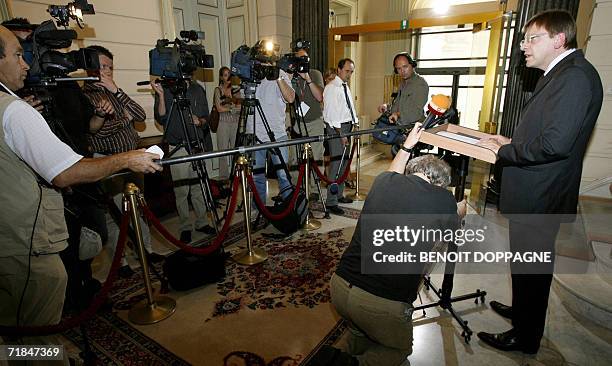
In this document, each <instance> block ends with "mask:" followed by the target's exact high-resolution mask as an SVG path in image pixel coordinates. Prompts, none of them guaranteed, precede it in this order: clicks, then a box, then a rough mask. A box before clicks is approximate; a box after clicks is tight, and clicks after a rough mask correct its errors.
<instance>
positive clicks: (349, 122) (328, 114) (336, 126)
mask: <svg viewBox="0 0 612 366" xmlns="http://www.w3.org/2000/svg"><path fill="white" fill-rule="evenodd" d="M354 71H355V63H354V62H353V60H351V59H350V58H343V59H342V60H340V61H339V62H338V74H337V75H336V77H335V78H334V80H332V81H331V82H330V83H329V84H327V85H326V86H325V90H323V120H324V121H325V134H326V135H336V134H340V133H347V132H351V130H352V128H353V125H356V124H358V123H359V121H358V120H357V111H356V110H355V104H354V102H353V96H352V95H351V90H350V89H349V87H348V82H349V80H350V79H351V76H352V75H353V72H354ZM328 145H329V159H330V164H329V173H330V174H331V177H330V178H331V179H335V175H336V173H337V172H340V176H341V175H342V173H343V172H344V169H347V167H346V163H347V162H348V158H349V154H350V151H348V145H349V141H348V138H346V137H342V138H339V139H333V140H329V142H328ZM345 149H346V153H345V154H344V155H345V156H344V160H343V161H341V160H342V155H343V154H342V152H343V151H344V150H345ZM341 165H342V166H341ZM348 169H350V167H349V168H348ZM343 192H344V183H342V184H339V185H338V192H337V193H333V192H332V191H331V185H330V186H329V187H327V203H326V205H327V208H328V209H329V211H330V212H331V213H333V214H335V215H342V214H344V211H343V210H342V209H341V208H340V207H338V202H340V203H351V202H353V200H352V199H350V198H348V197H344V195H343Z"/></svg>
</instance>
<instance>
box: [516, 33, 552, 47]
mask: <svg viewBox="0 0 612 366" xmlns="http://www.w3.org/2000/svg"><path fill="white" fill-rule="evenodd" d="M547 34H548V33H546V32H544V33H536V34H532V35H530V36H529V37H526V38H523V39H522V40H521V43H520V45H521V48H523V47H525V45H527V44H531V43H532V42H533V40H534V39H536V38H538V37H542V36H544V35H547Z"/></svg>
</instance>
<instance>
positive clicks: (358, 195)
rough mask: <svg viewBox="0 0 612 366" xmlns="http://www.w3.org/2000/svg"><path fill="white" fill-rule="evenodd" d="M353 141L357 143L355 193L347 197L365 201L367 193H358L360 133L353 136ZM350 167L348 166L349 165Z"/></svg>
mask: <svg viewBox="0 0 612 366" xmlns="http://www.w3.org/2000/svg"><path fill="white" fill-rule="evenodd" d="M353 141H354V142H355V143H356V144H357V147H356V150H357V151H356V154H357V169H355V172H356V176H355V193H354V194H351V195H349V198H351V199H352V200H353V201H365V199H366V197H367V195H366V194H362V193H359V173H360V170H361V138H360V135H356V136H354V139H353ZM349 169H350V167H349Z"/></svg>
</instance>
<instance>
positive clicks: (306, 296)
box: [64, 209, 358, 366]
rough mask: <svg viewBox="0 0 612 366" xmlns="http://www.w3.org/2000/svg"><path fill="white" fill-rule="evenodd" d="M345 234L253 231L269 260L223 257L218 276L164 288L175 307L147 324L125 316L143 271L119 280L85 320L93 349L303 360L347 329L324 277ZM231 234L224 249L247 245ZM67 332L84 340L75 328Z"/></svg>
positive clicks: (120, 358)
mask: <svg viewBox="0 0 612 366" xmlns="http://www.w3.org/2000/svg"><path fill="white" fill-rule="evenodd" d="M353 211H356V212H357V213H358V210H354V209H348V210H346V214H345V216H347V217H350V218H353V217H354V216H355V213H356V212H353ZM349 231H350V232H349ZM350 235H352V230H351V229H345V230H336V231H331V232H328V233H320V234H312V233H303V234H296V235H294V236H293V237H292V238H290V240H286V241H283V242H278V241H270V240H267V239H265V238H263V237H261V236H260V235H255V237H254V242H253V245H254V246H255V247H258V248H262V249H265V250H266V252H267V253H268V255H269V258H268V260H267V261H265V262H263V263H261V264H258V265H254V266H249V267H247V266H242V265H238V264H236V263H235V262H233V261H231V260H228V261H227V266H226V277H225V278H224V279H223V280H221V281H219V282H218V283H216V284H211V285H208V286H204V287H201V288H199V289H195V290H191V291H186V292H173V291H172V292H170V293H169V294H167V296H170V297H172V298H174V299H175V300H176V301H177V310H176V313H175V314H174V315H172V316H171V317H170V318H168V319H166V320H164V321H162V322H160V323H158V324H154V325H149V326H134V325H132V324H131V323H129V322H128V321H127V312H128V310H129V309H130V308H131V306H132V304H134V303H135V302H137V301H139V300H141V299H143V298H145V294H144V291H143V290H142V287H143V285H142V283H143V282H142V277H141V274H140V273H139V272H137V273H136V274H135V275H134V276H132V277H131V278H129V279H127V280H118V281H117V283H116V286H115V289H114V291H113V293H112V295H111V300H112V302H113V304H114V307H113V309H112V310H110V309H107V310H106V311H101V312H99V314H98V315H97V316H96V317H95V318H94V319H92V320H91V321H90V322H89V323H88V324H87V330H88V337H89V339H90V341H91V343H92V347H93V351H94V353H95V354H96V356H97V357H98V359H99V361H100V364H104V365H188V364H199V365H243V364H245V365H270V366H272V365H283V366H288V365H305V364H306V363H307V361H308V360H309V359H310V357H311V356H312V354H314V353H315V352H316V350H317V349H318V348H319V347H320V346H321V345H323V344H332V343H334V342H335V341H336V340H337V339H338V338H339V336H340V335H341V334H342V332H343V331H344V329H345V327H344V324H343V323H342V322H341V321H339V319H338V317H337V315H335V313H334V312H333V311H332V310H331V308H330V305H329V288H328V283H329V279H330V277H331V274H332V273H333V271H334V269H335V267H336V264H337V261H338V260H339V258H340V255H341V254H342V252H343V251H344V249H345V248H346V246H347V245H348V241H349V240H350ZM230 237H231V240H230V242H233V243H235V244H233V245H230V246H229V247H228V251H229V252H235V251H239V250H242V249H244V247H245V244H244V240H243V237H244V234H242V232H241V230H240V227H235V228H232V231H231V233H230ZM156 268H157V269H158V270H159V271H161V265H159V264H158V265H156ZM154 285H156V287H157V288H158V287H159V283H158V282H154ZM64 336H66V337H67V338H69V339H70V340H71V341H73V342H75V343H76V344H78V345H81V344H82V336H81V334H80V331H79V330H78V329H76V330H70V331H68V332H66V333H65V334H64Z"/></svg>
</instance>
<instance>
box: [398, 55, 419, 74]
mask: <svg viewBox="0 0 612 366" xmlns="http://www.w3.org/2000/svg"><path fill="white" fill-rule="evenodd" d="M402 56H403V57H406V58H407V59H408V63H409V64H410V65H412V67H414V68H416V67H417V63H416V61H415V60H413V59H412V57H411V56H410V53H408V52H400V53H398V54H397V55H395V57H393V73H394V74H397V70H395V60H397V59H398V57H402Z"/></svg>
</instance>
